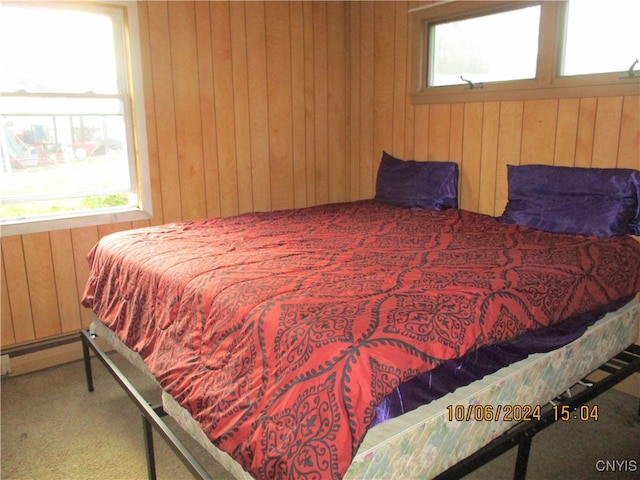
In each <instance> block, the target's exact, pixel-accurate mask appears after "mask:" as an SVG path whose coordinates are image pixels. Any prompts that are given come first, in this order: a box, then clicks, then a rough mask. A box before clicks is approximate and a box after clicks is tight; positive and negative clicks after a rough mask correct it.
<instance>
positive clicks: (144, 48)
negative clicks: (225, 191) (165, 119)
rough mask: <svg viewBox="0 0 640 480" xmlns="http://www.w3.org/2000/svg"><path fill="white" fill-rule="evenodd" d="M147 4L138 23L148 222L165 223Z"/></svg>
mask: <svg viewBox="0 0 640 480" xmlns="http://www.w3.org/2000/svg"><path fill="white" fill-rule="evenodd" d="M147 6H148V5H147V3H145V2H141V3H139V4H138V19H139V20H138V23H139V28H140V55H141V67H142V85H143V87H142V88H143V91H144V92H145V93H144V94H145V98H144V104H145V107H144V108H145V123H146V127H147V131H146V133H147V152H148V155H149V182H150V183H151V202H152V206H153V218H152V219H151V220H150V221H149V222H148V223H150V224H155V225H159V224H162V223H163V218H164V212H163V210H162V187H161V184H160V165H159V163H158V155H159V154H158V135H157V128H156V118H157V117H156V107H155V101H154V87H153V68H152V61H151V38H150V33H149V15H148V11H147Z"/></svg>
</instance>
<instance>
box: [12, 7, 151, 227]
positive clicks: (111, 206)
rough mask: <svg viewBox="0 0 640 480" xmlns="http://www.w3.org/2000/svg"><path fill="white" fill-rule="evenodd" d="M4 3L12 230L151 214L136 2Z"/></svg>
mask: <svg viewBox="0 0 640 480" xmlns="http://www.w3.org/2000/svg"><path fill="white" fill-rule="evenodd" d="M0 9H1V10H0V19H1V20H0V44H1V45H2V58H3V61H2V64H1V65H0V91H1V92H2V103H0V121H1V122H2V132H1V133H0V153H1V162H2V170H1V175H2V182H1V183H0V222H1V223H0V226H1V227H2V233H3V235H5V234H7V233H8V234H18V233H27V232H35V231H44V230H52V229H56V228H69V227H76V226H82V225H89V224H94V225H95V224H99V223H107V222H109V221H125V220H134V219H142V218H149V217H150V214H151V212H150V206H151V205H150V204H151V202H150V188H149V178H148V166H147V163H148V160H147V156H146V136H145V124H144V109H143V101H142V87H141V74H140V71H139V70H138V68H139V65H140V61H139V47H138V43H137V38H136V35H137V15H136V14H137V11H136V5H135V2H110V3H108V4H91V3H89V2H82V3H80V2H78V3H75V2H74V3H66V4H59V5H56V4H53V3H41V4H37V5H34V4H31V5H28V4H24V3H15V4H12V3H8V2H3V4H2V6H1V7H0Z"/></svg>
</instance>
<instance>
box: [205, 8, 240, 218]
mask: <svg viewBox="0 0 640 480" xmlns="http://www.w3.org/2000/svg"><path fill="white" fill-rule="evenodd" d="M210 7H211V9H210V18H211V45H212V52H211V53H212V57H213V87H214V96H215V100H216V103H215V105H216V110H215V113H216V133H217V138H218V175H219V184H220V214H221V215H222V216H229V215H236V214H237V213H238V212H239V205H238V202H239V193H238V164H237V162H236V149H235V146H236V129H235V105H234V103H233V74H232V65H231V23H230V19H229V3H227V2H211V3H210Z"/></svg>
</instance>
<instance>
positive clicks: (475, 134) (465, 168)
mask: <svg viewBox="0 0 640 480" xmlns="http://www.w3.org/2000/svg"><path fill="white" fill-rule="evenodd" d="M483 115H484V104H482V103H467V104H465V106H464V133H463V135H464V137H463V138H464V140H463V141H464V143H463V147H462V165H461V166H460V168H461V171H460V183H461V185H462V187H461V188H462V196H461V198H460V206H461V208H463V209H465V210H471V211H474V212H477V211H478V207H479V204H480V159H481V155H482V128H481V126H482V117H483Z"/></svg>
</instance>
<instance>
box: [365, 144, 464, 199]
mask: <svg viewBox="0 0 640 480" xmlns="http://www.w3.org/2000/svg"><path fill="white" fill-rule="evenodd" d="M375 199H376V200H377V201H379V202H382V203H387V204H390V205H396V206H400V207H409V208H420V209H425V210H445V209H447V208H458V165H457V164H455V163H453V162H419V161H416V160H406V161H405V160H399V159H397V158H395V157H393V156H391V155H389V154H388V153H387V152H382V160H381V161H380V167H379V168H378V178H377V180H376V196H375Z"/></svg>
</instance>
